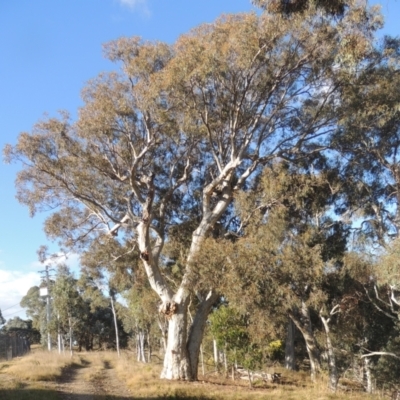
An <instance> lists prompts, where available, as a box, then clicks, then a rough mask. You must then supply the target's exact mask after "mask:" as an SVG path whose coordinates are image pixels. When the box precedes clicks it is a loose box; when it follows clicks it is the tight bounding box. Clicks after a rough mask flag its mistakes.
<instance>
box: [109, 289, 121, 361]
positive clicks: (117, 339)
mask: <svg viewBox="0 0 400 400" xmlns="http://www.w3.org/2000/svg"><path fill="white" fill-rule="evenodd" d="M110 300H111V310H112V313H113V317H114V329H115V344H116V346H117V354H118V357H119V356H120V352H119V334H118V323H117V313H116V312H115V307H114V298H113V296H112V295H111V296H110Z"/></svg>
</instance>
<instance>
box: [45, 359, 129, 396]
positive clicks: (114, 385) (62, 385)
mask: <svg viewBox="0 0 400 400" xmlns="http://www.w3.org/2000/svg"><path fill="white" fill-rule="evenodd" d="M88 377H90V379H88ZM46 386H47V385H46ZM48 386H49V387H51V388H52V389H54V390H56V391H57V393H58V395H59V398H60V400H100V399H107V400H108V399H109V400H111V399H112V400H120V399H133V394H132V393H131V392H130V391H129V390H128V388H127V387H126V385H125V384H124V382H122V381H121V380H119V379H118V378H117V376H116V373H115V370H114V369H113V367H112V365H111V364H110V363H109V362H108V361H104V362H103V368H101V369H99V368H98V366H97V367H94V366H93V365H92V363H91V362H90V361H89V360H87V361H86V360H83V365H82V366H73V367H70V368H67V369H66V370H65V371H64V373H63V375H62V376H61V379H59V380H58V381H57V382H52V383H49V385H48Z"/></svg>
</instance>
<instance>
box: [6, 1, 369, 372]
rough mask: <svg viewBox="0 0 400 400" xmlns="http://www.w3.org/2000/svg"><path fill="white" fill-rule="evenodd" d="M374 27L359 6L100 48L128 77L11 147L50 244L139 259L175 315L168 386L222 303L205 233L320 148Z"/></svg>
mask: <svg viewBox="0 0 400 400" xmlns="http://www.w3.org/2000/svg"><path fill="white" fill-rule="evenodd" d="M376 27H377V26H376V19H375V15H374V13H373V12H369V11H368V10H366V9H364V8H363V7H361V6H360V7H353V8H350V9H348V10H347V9H346V12H345V13H344V15H343V16H342V17H341V18H336V19H332V18H330V17H329V16H328V15H327V14H324V12H322V11H312V12H311V11H310V12H308V13H307V12H305V13H303V14H302V15H301V16H297V15H293V16H291V17H290V18H283V17H279V16H276V15H270V14H268V13H264V14H262V15H261V16H257V15H255V14H241V15H230V16H225V17H223V18H220V19H219V20H217V21H216V22H215V23H213V24H207V25H203V26H200V27H198V28H196V29H194V30H192V31H191V32H190V33H188V34H186V35H183V36H182V37H180V38H179V39H178V40H177V41H176V43H175V44H173V45H167V44H165V43H160V42H145V41H143V40H140V39H138V38H121V39H118V40H116V41H114V42H111V43H109V44H107V45H106V46H105V51H106V55H107V56H108V58H109V59H111V60H113V61H116V62H119V63H121V64H122V71H121V72H120V73H110V74H101V75H100V76H99V77H97V78H96V79H94V80H93V81H91V82H90V83H89V84H88V85H87V87H86V88H85V89H84V90H83V101H84V105H83V106H82V108H81V109H80V110H79V117H78V119H77V121H75V122H73V121H71V120H70V118H69V117H68V115H67V114H63V115H62V116H61V117H60V118H48V119H46V120H44V121H41V122H39V123H38V124H37V125H35V127H34V128H33V130H32V132H30V133H22V134H21V135H20V137H19V140H18V143H17V145H16V146H7V147H6V149H5V153H6V158H7V159H8V160H10V161H11V160H16V161H20V162H21V163H22V166H23V167H22V170H21V172H20V173H19V174H18V178H17V188H18V199H19V200H20V201H21V202H22V203H24V204H26V205H28V206H29V207H30V210H31V213H32V214H34V213H35V212H36V211H37V210H41V209H49V208H50V209H51V210H52V212H51V215H50V216H49V217H48V219H47V221H46V224H45V231H46V233H47V234H48V236H49V237H50V238H54V239H55V238H57V239H59V240H60V241H61V243H62V245H63V246H64V247H67V248H72V249H74V250H75V251H83V250H85V249H86V248H87V246H89V245H90V244H91V243H92V242H94V241H98V240H99V239H100V238H101V239H102V240H104V237H106V236H107V235H108V236H110V237H116V238H117V240H118V241H119V243H121V245H122V246H130V248H131V249H133V248H134V247H136V248H137V249H138V251H139V254H140V259H141V264H142V265H143V268H144V269H145V271H146V273H147V277H148V280H149V283H150V285H151V287H152V289H153V290H154V291H155V292H156V293H157V295H158V296H159V298H160V301H161V306H160V308H159V311H160V312H161V313H163V314H165V315H166V316H167V317H168V319H169V330H168V343H167V351H166V355H165V361H164V369H163V371H162V375H161V376H162V377H163V378H166V379H189V380H191V379H196V377H197V365H198V355H199V348H200V344H201V340H202V335H203V330H204V327H205V323H206V319H207V315H208V313H209V311H210V309H211V307H212V304H213V303H214V302H215V300H216V299H217V296H218V293H217V292H216V290H215V287H214V285H213V284H212V281H208V280H207V279H203V280H202V279H199V278H201V270H199V269H198V266H197V264H196V257H197V256H198V254H199V253H201V251H202V245H203V244H204V243H205V240H206V238H207V236H208V235H209V234H210V233H211V232H212V230H213V229H214V228H215V227H216V224H217V223H218V222H219V221H220V220H221V218H223V217H224V215H225V214H226V212H227V211H228V210H229V209H230V205H231V204H232V201H233V199H234V196H235V193H237V192H238V191H239V190H241V189H245V188H246V181H248V180H249V178H251V177H252V176H254V174H257V173H258V172H259V171H260V170H261V167H262V166H265V165H267V164H268V163H270V162H272V161H273V160H277V159H286V160H289V161H290V160H293V159H295V158H299V157H300V158H303V159H304V158H305V157H306V156H309V157H311V158H312V156H313V155H316V154H318V152H320V151H321V150H322V149H324V148H326V147H327V146H328V139H329V136H330V134H331V133H332V132H333V131H334V130H335V129H336V127H337V123H338V115H341V114H342V113H343V112H345V110H343V109H342V108H341V102H342V100H341V96H342V94H343V86H344V85H347V84H348V83H349V82H351V81H352V80H353V77H354V75H356V73H357V71H359V70H362V69H363V68H364V60H365V58H366V57H367V56H368V55H369V54H370V52H371V51H372V47H371V32H372V31H373V30H374V29H375V28H376ZM349 65H350V66H349ZM314 159H315V157H314ZM311 162H312V161H310V163H311ZM193 215H195V216H196V217H195V218H194V219H193ZM189 222H190V223H191V224H193V230H192V234H191V236H190V238H189V242H190V243H189V246H188V250H187V253H186V255H185V262H184V263H183V265H182V271H181V276H182V278H181V280H180V282H179V283H178V285H177V286H176V287H174V286H171V284H170V282H169V281H168V280H167V279H166V278H165V275H164V272H165V271H166V270H167V266H166V264H165V262H164V261H165V258H164V257H163V253H162V251H163V247H164V244H165V243H166V241H168V237H169V236H168V232H169V231H171V229H172V228H174V227H176V226H179V225H181V224H188V223H189ZM185 226H187V225H185ZM199 282H201V284H199ZM193 295H196V296H197V299H198V308H197V313H196V315H195V317H194V319H193V322H192V324H191V327H190V329H188V316H187V309H188V304H189V301H190V297H191V296H193ZM154 312H156V311H154Z"/></svg>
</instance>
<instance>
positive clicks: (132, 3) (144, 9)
mask: <svg viewBox="0 0 400 400" xmlns="http://www.w3.org/2000/svg"><path fill="white" fill-rule="evenodd" d="M118 1H119V3H120V4H121V5H122V6H124V7H127V8H129V9H130V10H132V11H133V10H139V11H140V12H141V13H143V14H145V15H147V16H149V15H150V10H149V7H148V4H147V1H148V0H118Z"/></svg>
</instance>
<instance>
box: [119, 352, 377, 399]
mask: <svg viewBox="0 0 400 400" xmlns="http://www.w3.org/2000/svg"><path fill="white" fill-rule="evenodd" d="M114 363H115V367H116V371H117V374H118V376H119V378H120V379H121V380H122V381H124V382H126V384H127V385H128V387H129V388H130V389H131V391H132V392H133V393H135V394H137V396H138V397H143V398H147V397H148V398H150V397H152V398H158V397H160V398H169V399H182V400H183V399H190V400H195V399H198V400H208V399H210V400H211V399H213V400H240V399H248V400H259V399H260V400H261V399H263V400H265V399H274V400H290V399H293V400H294V399H296V400H309V399H313V400H317V399H318V400H319V399H321V400H322V399H335V400H336V399H337V400H339V399H343V400H344V399H346V400H347V399H350V400H361V399H369V400H375V399H382V398H383V397H382V396H379V395H376V396H371V395H367V394H366V393H363V392H359V391H353V392H350V391H346V392H338V393H336V394H333V393H330V392H329V391H328V390H327V382H326V380H325V379H324V378H322V379H321V380H320V381H319V382H317V383H316V384H313V383H311V381H310V379H309V376H308V374H307V373H305V372H288V371H286V370H283V371H279V370H275V372H283V374H282V375H283V377H284V379H283V381H282V383H281V384H272V383H271V384H269V385H265V384H257V383H256V384H255V387H254V388H253V389H250V388H249V387H248V383H247V382H246V381H232V380H231V379H226V378H222V377H221V376H216V375H215V374H206V376H205V377H204V379H202V378H203V377H202V376H200V377H199V378H200V381H199V382H193V383H186V382H169V381H165V380H161V379H159V376H160V371H161V367H162V365H161V363H158V364H140V363H137V362H136V361H134V359H133V357H132V356H129V355H128V354H122V356H121V358H120V359H114Z"/></svg>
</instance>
